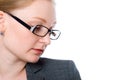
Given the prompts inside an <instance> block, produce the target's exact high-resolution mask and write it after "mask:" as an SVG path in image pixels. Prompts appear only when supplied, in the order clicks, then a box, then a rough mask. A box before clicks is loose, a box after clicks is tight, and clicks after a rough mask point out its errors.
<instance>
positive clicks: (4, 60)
mask: <svg viewBox="0 0 120 80" xmlns="http://www.w3.org/2000/svg"><path fill="white" fill-rule="evenodd" d="M25 65H26V63H25V62H23V61H21V60H19V59H17V58H16V56H14V55H12V54H9V53H6V52H2V53H0V77H13V78H14V77H16V76H18V75H20V74H21V73H22V72H25Z"/></svg>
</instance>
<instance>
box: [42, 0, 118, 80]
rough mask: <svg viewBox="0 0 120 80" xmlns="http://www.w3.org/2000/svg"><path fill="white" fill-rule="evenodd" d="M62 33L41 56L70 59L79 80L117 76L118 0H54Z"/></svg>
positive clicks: (116, 79)
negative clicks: (77, 72)
mask: <svg viewBox="0 0 120 80" xmlns="http://www.w3.org/2000/svg"><path fill="white" fill-rule="evenodd" d="M56 12H57V25H56V28H57V29H60V30H61V32H62V34H61V36H60V38H59V39H58V40H57V41H52V42H51V45H50V46H48V48H47V50H46V51H45V53H44V55H43V56H46V57H49V58H55V59H70V60H73V61H74V62H75V64H76V66H77V68H78V70H79V72H80V74H81V77H82V80H120V0H56Z"/></svg>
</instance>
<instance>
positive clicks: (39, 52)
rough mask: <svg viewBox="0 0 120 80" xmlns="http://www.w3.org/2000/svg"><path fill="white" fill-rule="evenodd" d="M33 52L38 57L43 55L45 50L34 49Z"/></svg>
mask: <svg viewBox="0 0 120 80" xmlns="http://www.w3.org/2000/svg"><path fill="white" fill-rule="evenodd" d="M32 50H33V51H34V52H35V54H36V55H42V54H43V52H44V50H43V49H36V48H33V49H32Z"/></svg>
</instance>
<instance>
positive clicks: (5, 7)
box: [0, 0, 54, 12]
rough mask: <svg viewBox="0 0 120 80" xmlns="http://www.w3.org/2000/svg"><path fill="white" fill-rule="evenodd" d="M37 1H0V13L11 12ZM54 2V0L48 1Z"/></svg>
mask: <svg viewBox="0 0 120 80" xmlns="http://www.w3.org/2000/svg"><path fill="white" fill-rule="evenodd" d="M33 1H35V0H0V11H4V12H10V11H12V10H14V9H18V8H22V7H25V6H28V5H30V4H31V3H32V2H33ZM48 1H52V2H54V1H53V0H48Z"/></svg>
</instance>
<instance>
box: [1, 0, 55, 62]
mask: <svg viewBox="0 0 120 80" xmlns="http://www.w3.org/2000/svg"><path fill="white" fill-rule="evenodd" d="M11 14H13V15H14V16H17V17H18V18H20V19H21V20H23V21H24V22H26V23H27V24H29V25H31V26H35V25H41V24H42V25H44V26H46V27H47V28H49V29H51V28H52V27H53V26H54V24H55V23H56V17H55V10H54V4H53V3H52V2H50V1H47V0H35V1H34V2H33V3H32V4H30V5H29V6H27V7H24V8H20V9H16V10H14V11H12V12H11ZM4 23H5V27H6V28H5V32H4V36H3V39H2V41H3V47H4V51H6V52H7V53H8V54H11V55H12V56H14V57H15V58H18V59H20V60H23V61H25V62H36V61H38V59H39V56H40V55H41V54H42V53H43V51H44V50H45V48H46V46H47V45H49V44H50V38H49V34H48V35H46V36H45V37H38V36H36V35H34V34H33V33H32V32H30V31H29V30H28V29H26V28H25V27H24V26H23V25H21V24H20V23H18V22H17V21H16V20H15V19H13V18H12V17H11V16H9V15H7V18H6V21H5V22H4Z"/></svg>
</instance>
